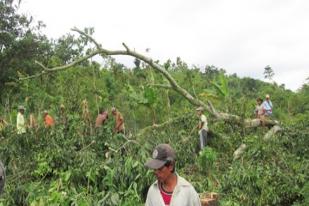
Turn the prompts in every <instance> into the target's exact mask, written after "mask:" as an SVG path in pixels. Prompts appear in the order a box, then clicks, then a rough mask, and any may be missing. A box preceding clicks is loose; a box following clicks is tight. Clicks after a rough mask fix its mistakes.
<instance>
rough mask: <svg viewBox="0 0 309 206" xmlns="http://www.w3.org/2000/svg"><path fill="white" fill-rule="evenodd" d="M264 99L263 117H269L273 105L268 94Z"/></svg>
mask: <svg viewBox="0 0 309 206" xmlns="http://www.w3.org/2000/svg"><path fill="white" fill-rule="evenodd" d="M265 97H266V99H265V100H264V102H263V108H264V110H265V116H266V117H270V116H271V115H272V113H273V104H272V102H271V100H270V96H269V94H267V95H266V96H265Z"/></svg>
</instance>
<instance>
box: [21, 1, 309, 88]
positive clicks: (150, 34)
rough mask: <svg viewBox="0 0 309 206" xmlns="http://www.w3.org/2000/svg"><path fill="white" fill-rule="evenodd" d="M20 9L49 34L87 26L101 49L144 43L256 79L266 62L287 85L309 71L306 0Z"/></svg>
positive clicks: (59, 4)
mask: <svg viewBox="0 0 309 206" xmlns="http://www.w3.org/2000/svg"><path fill="white" fill-rule="evenodd" d="M20 11H21V12H22V13H26V14H29V15H32V16H33V17H34V18H35V20H41V21H43V22H44V23H45V24H46V25H47V27H46V29H44V30H43V31H44V33H45V34H46V35H47V36H48V37H51V38H58V37H60V36H62V35H65V34H66V33H68V32H70V29H71V28H73V27H74V26H76V27H78V28H81V29H82V28H84V27H94V29H95V34H94V37H95V38H96V39H97V40H98V41H99V42H100V43H102V44H103V46H104V47H106V48H107V49H122V46H121V43H122V42H125V43H126V44H127V45H128V46H129V47H131V48H135V49H136V50H137V51H140V52H143V53H144V52H145V49H146V48H150V49H151V50H150V52H149V54H148V55H150V56H151V57H153V58H154V59H159V60H160V61H161V62H162V61H165V60H167V59H171V60H173V61H175V59H176V57H177V56H179V57H181V59H183V60H184V61H185V62H186V63H188V64H189V65H197V66H199V67H204V66H205V65H215V66H217V67H220V68H223V69H225V70H226V71H227V73H229V74H233V73H236V74H237V75H238V76H240V77H244V76H249V77H252V78H255V79H261V80H263V78H264V77H263V72H264V68H265V66H266V65H270V66H271V67H272V69H273V70H274V72H275V76H274V80H275V81H276V82H277V83H278V84H285V85H286V88H289V89H292V90H296V89H298V88H299V87H300V86H301V85H302V84H303V83H304V82H305V79H306V78H307V77H309V12H308V11H309V1H308V0H130V1H129V0H108V1H107V0H22V4H21V9H20ZM118 61H120V62H121V63H124V64H126V65H128V63H130V64H131V65H132V62H133V59H130V58H120V59H118Z"/></svg>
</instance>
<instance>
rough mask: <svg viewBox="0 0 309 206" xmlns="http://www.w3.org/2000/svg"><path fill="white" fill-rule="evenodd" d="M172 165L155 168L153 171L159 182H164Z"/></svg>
mask: <svg viewBox="0 0 309 206" xmlns="http://www.w3.org/2000/svg"><path fill="white" fill-rule="evenodd" d="M172 171H173V165H169V166H165V165H164V166H163V167H161V168H159V169H155V170H154V171H153V172H154V174H155V176H156V178H157V180H158V181H159V182H165V181H166V180H167V178H168V177H169V176H170V175H171V174H172Z"/></svg>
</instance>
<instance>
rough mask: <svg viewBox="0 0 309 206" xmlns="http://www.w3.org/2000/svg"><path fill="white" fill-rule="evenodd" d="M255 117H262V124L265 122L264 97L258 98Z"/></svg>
mask: <svg viewBox="0 0 309 206" xmlns="http://www.w3.org/2000/svg"><path fill="white" fill-rule="evenodd" d="M255 117H256V118H257V119H260V121H261V124H262V126H264V124H265V109H264V107H263V99H262V98H257V99H256V107H255Z"/></svg>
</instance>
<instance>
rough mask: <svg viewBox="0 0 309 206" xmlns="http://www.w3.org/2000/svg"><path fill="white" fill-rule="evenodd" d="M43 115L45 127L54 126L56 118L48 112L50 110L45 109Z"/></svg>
mask: <svg viewBox="0 0 309 206" xmlns="http://www.w3.org/2000/svg"><path fill="white" fill-rule="evenodd" d="M43 117H44V125H45V128H48V127H52V126H54V124H55V121H54V119H53V118H52V116H50V115H49V114H48V111H47V110H45V111H44V114H43Z"/></svg>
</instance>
